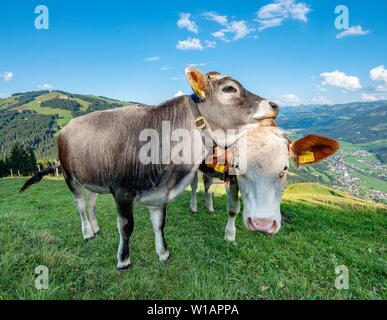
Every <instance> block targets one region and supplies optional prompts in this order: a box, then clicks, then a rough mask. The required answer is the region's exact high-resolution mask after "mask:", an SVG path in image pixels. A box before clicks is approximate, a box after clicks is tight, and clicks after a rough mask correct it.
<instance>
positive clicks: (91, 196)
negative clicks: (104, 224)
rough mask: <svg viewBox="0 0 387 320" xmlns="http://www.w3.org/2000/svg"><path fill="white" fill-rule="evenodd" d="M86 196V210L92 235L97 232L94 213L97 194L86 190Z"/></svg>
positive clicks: (97, 227)
mask: <svg viewBox="0 0 387 320" xmlns="http://www.w3.org/2000/svg"><path fill="white" fill-rule="evenodd" d="M86 194H87V210H88V216H89V221H90V224H91V228H92V229H93V232H94V234H97V233H98V232H99V226H98V221H97V215H96V212H95V210H96V202H97V194H96V193H94V192H91V191H89V190H86Z"/></svg>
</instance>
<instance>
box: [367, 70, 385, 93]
mask: <svg viewBox="0 0 387 320" xmlns="http://www.w3.org/2000/svg"><path fill="white" fill-rule="evenodd" d="M370 77H371V79H372V80H374V81H381V82H382V84H380V85H378V86H377V87H376V91H381V92H384V91H387V70H386V69H385V68H384V64H381V65H380V66H377V67H375V68H373V69H371V71H370Z"/></svg>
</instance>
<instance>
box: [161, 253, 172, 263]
mask: <svg viewBox="0 0 387 320" xmlns="http://www.w3.org/2000/svg"><path fill="white" fill-rule="evenodd" d="M170 258H171V256H170V255H169V251H167V252H165V253H164V254H161V255H159V260H160V261H161V262H167V261H169V259H170Z"/></svg>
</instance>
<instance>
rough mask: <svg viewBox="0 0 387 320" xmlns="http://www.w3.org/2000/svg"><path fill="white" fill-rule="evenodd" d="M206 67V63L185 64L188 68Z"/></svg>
mask: <svg viewBox="0 0 387 320" xmlns="http://www.w3.org/2000/svg"><path fill="white" fill-rule="evenodd" d="M206 65H207V63H205V62H202V63H187V66H188V67H204V66H206Z"/></svg>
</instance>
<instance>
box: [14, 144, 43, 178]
mask: <svg viewBox="0 0 387 320" xmlns="http://www.w3.org/2000/svg"><path fill="white" fill-rule="evenodd" d="M36 167H37V166H36V157H35V154H34V151H33V150H32V148H29V149H28V150H27V149H26V148H24V147H23V146H22V145H21V144H19V143H16V144H15V145H14V146H13V147H12V150H11V153H10V154H9V156H8V157H7V169H8V170H10V169H12V171H13V172H14V173H15V174H16V173H17V172H20V174H23V175H27V174H31V173H33V172H35V171H36Z"/></svg>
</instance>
